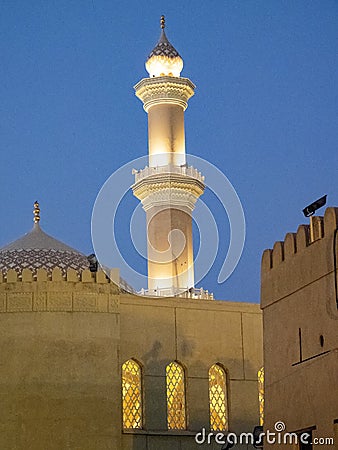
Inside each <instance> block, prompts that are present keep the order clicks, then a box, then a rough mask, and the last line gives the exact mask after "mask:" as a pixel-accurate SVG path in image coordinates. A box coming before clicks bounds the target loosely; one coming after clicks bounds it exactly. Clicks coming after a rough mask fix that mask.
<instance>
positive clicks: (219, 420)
mask: <svg viewBox="0 0 338 450" xmlns="http://www.w3.org/2000/svg"><path fill="white" fill-rule="evenodd" d="M226 385H227V380H226V372H225V370H224V369H222V367H221V366H220V365H218V364H214V365H213V366H211V367H210V369H209V408H210V429H211V430H214V431H225V430H227V427H228V404H227V388H226Z"/></svg>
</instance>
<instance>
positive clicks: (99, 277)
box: [95, 270, 110, 284]
mask: <svg viewBox="0 0 338 450" xmlns="http://www.w3.org/2000/svg"><path fill="white" fill-rule="evenodd" d="M95 275H96V283H99V284H105V283H109V281H110V279H109V278H108V277H107V275H106V274H105V272H104V271H103V270H99V271H98V272H96V274H95Z"/></svg>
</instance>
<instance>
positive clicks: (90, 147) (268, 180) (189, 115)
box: [0, 0, 338, 302]
mask: <svg viewBox="0 0 338 450" xmlns="http://www.w3.org/2000/svg"><path fill="white" fill-rule="evenodd" d="M161 14H165V16H166V23H167V28H166V31H167V35H168V38H169V39H170V41H171V43H172V44H173V45H174V46H175V48H176V49H177V50H178V51H179V52H180V54H181V55H182V57H183V59H184V69H183V73H182V75H183V76H186V77H188V78H190V79H191V80H192V81H193V82H194V83H195V84H196V86H197V89H196V95H195V96H194V97H193V98H192V99H191V100H190V101H189V107H188V109H187V111H186V116H185V117H186V138H187V143H186V144H187V145H186V147H187V151H188V152H189V153H192V154H194V155H197V156H199V157H201V158H204V159H207V160H208V161H209V162H211V163H213V164H215V165H216V166H217V167H218V168H220V169H221V170H222V171H223V172H224V173H225V174H226V176H227V177H228V178H229V179H230V181H231V182H232V184H233V186H234V188H235V189H236V191H237V193H238V195H239V197H240V199H241V201H242V204H243V208H244V211H245V216H246V223H247V238H246V244H245V248H244V252H243V256H242V258H241V261H240V263H239V265H238V267H237V269H236V270H235V272H234V273H233V275H232V276H231V277H230V278H229V279H228V280H227V281H226V282H225V283H224V284H222V285H219V284H217V276H218V272H219V271H220V267H221V265H222V257H224V254H225V253H226V249H227V244H228V238H229V229H228V223H227V218H226V216H224V217H222V216H221V215H220V217H217V220H218V225H219V231H220V234H221V243H220V253H219V255H218V257H217V259H216V261H215V264H214V267H213V268H212V269H211V271H210V272H209V274H208V276H207V277H206V278H205V279H204V280H203V281H202V283H201V285H203V287H205V288H207V289H209V290H211V291H213V292H214V293H215V295H216V297H217V298H219V299H228V300H236V301H251V302H257V301H259V276H260V259H261V254H262V251H263V250H264V249H265V248H269V247H272V246H273V244H274V242H275V241H277V240H283V239H284V236H285V234H286V233H287V232H289V231H296V229H297V227H298V225H299V224H300V223H307V219H305V218H304V217H303V216H302V212H301V211H302V209H303V208H304V207H305V206H306V205H307V204H309V203H311V202H312V201H313V200H315V199H317V198H318V197H320V196H322V195H323V194H328V204H329V205H338V189H337V188H338V177H337V165H338V164H337V163H338V156H337V143H338V126H337V119H338V114H337V113H338V108H337V106H338V105H337V93H338V87H337V86H338V84H337V80H338V45H337V44H338V41H337V38H338V2H337V1H335V0H311V1H309V0H296V1H295V0H264V1H262V0H256V1H254V0H204V1H201V0H185V1H182V0H180V1H178V0H171V1H161V0H156V1H153V0H147V1H144V0H138V1H135V0H130V1H128V2H122V1H113V0H110V1H108V0H83V1H80V0H57V1H56V0H55V1H51V0H34V1H29V0H28V1H26V0H20V1H19V0H2V1H1V2H0V30H1V31H0V33H1V36H0V50H1V53H0V54H1V65H0V170H1V171H0V173H1V177H0V196H1V205H2V214H1V216H2V219H1V228H0V246H3V245H5V244H6V243H8V242H10V241H12V240H14V239H16V238H17V237H19V236H21V235H22V234H24V233H25V232H27V231H28V230H29V229H30V228H31V226H32V212H31V211H32V206H33V202H34V201H35V200H36V199H37V200H39V202H40V204H41V210H42V213H41V214H42V220H41V224H42V226H43V228H44V230H45V231H46V232H48V233H49V234H51V235H53V236H55V237H56V238H58V239H61V240H63V241H65V242H66V243H67V244H69V245H71V246H73V247H75V248H78V249H79V250H81V251H82V252H84V253H86V254H89V253H91V252H92V244H91V236H90V221H91V211H92V208H93V204H94V201H95V198H96V196H97V194H98V192H99V190H100V188H101V186H102V185H103V183H104V182H105V180H106V179H107V178H108V177H109V176H110V175H111V174H112V173H113V172H114V171H115V170H117V169H118V168H119V167H120V166H121V165H123V164H125V163H127V162H128V161H130V160H132V159H134V158H137V157H139V156H143V155H145V154H146V153H147V117H146V114H145V112H144V111H143V109H142V104H141V102H140V101H139V100H138V99H137V98H136V97H135V95H134V91H133V85H135V84H136V83H137V82H138V81H139V80H140V79H141V78H143V77H146V76H147V73H146V72H145V69H144V61H145V59H146V56H147V54H148V53H149V52H150V51H151V49H152V48H153V47H154V45H155V44H156V42H157V39H158V37H159V32H160V29H159V18H160V15H161ZM205 201H206V202H207V201H209V202H210V205H211V208H214V210H217V208H219V205H218V203H217V200H216V199H215V198H214V197H213V196H212V195H211V194H210V193H206V196H205ZM136 205H137V200H136V199H134V198H133V197H132V195H131V194H130V196H129V198H128V196H127V199H126V211H129V209H130V208H131V207H132V208H135V206H136ZM118 216H119V217H120V216H121V224H120V225H119V224H117V235H123V233H122V231H123V232H125V230H126V225H127V224H128V220H129V218H128V217H126V214H119V215H118ZM216 216H217V214H216ZM202 239H203V236H202ZM120 245H121V251H122V252H124V254H125V255H126V258H127V259H128V257H130V258H133V250H132V249H131V248H130V245H129V239H128V238H126V237H124V239H121V242H120ZM138 264H139V265H140V267H143V269H144V262H142V261H140V262H139V263H138ZM122 275H124V274H122ZM127 281H130V280H127ZM137 287H140V286H137Z"/></svg>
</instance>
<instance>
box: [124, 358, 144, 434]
mask: <svg viewBox="0 0 338 450" xmlns="http://www.w3.org/2000/svg"><path fill="white" fill-rule="evenodd" d="M122 410H123V428H129V429H131V428H132V429H133V428H142V386H141V367H140V366H139V365H138V364H137V362H136V361H133V360H132V359H129V360H128V361H126V362H125V363H124V364H123V365H122Z"/></svg>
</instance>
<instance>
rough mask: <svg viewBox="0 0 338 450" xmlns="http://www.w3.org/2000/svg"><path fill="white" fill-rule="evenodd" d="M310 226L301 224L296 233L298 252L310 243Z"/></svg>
mask: <svg viewBox="0 0 338 450" xmlns="http://www.w3.org/2000/svg"><path fill="white" fill-rule="evenodd" d="M309 236H310V227H309V225H299V227H298V230H297V234H296V245H297V250H298V252H301V251H302V250H304V249H305V248H306V247H307V246H308V245H309V243H310V240H309Z"/></svg>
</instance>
